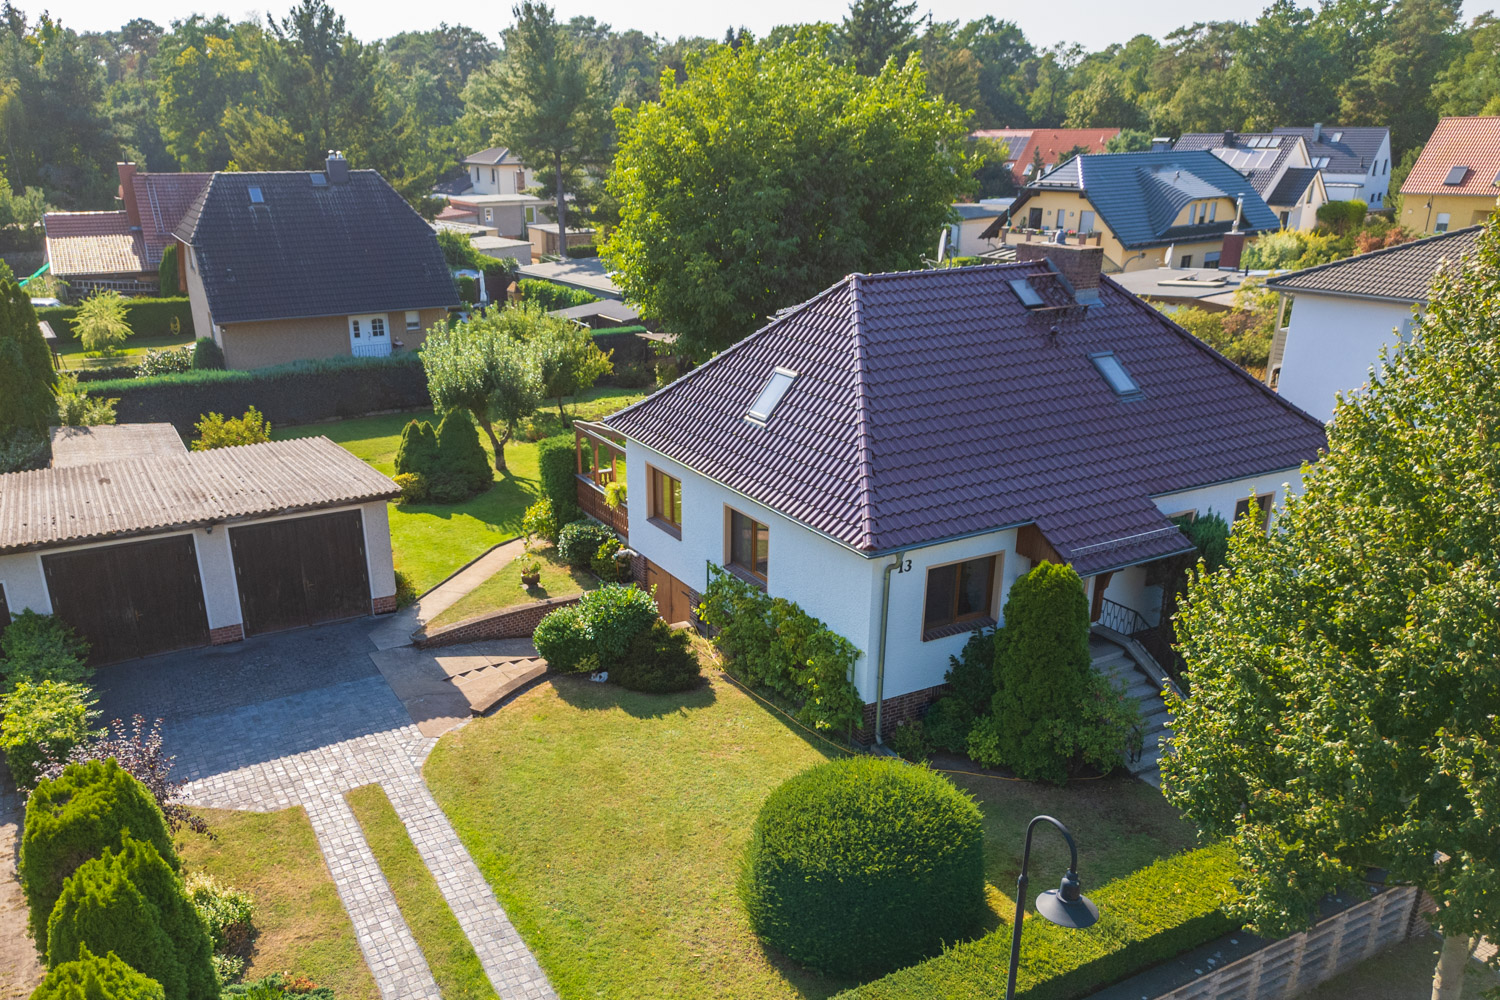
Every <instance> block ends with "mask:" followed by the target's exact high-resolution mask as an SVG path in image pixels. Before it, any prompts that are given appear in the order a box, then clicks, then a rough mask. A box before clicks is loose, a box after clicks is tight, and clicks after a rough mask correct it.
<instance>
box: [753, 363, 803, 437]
mask: <svg viewBox="0 0 1500 1000" xmlns="http://www.w3.org/2000/svg"><path fill="white" fill-rule="evenodd" d="M796 378H797V373H796V372H794V371H788V370H787V369H785V368H777V369H776V370H775V371H773V372H771V377H770V378H768V379H767V380H766V386H765V388H764V389H762V390H761V391H760V395H759V396H756V397H755V402H753V403H751V404H750V409H748V410H746V411H745V416H747V417H749V418H750V419H751V420H754V421H755V422H756V423H761V424H763V423H766V422H767V421H768V420H770V419H771V414H773V413H775V412H776V405H777V404H778V403H780V402H781V397H782V396H785V395H786V391H787V390H788V389H790V388H791V387H792V382H793V381H794V380H795V379H796Z"/></svg>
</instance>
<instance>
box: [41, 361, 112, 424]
mask: <svg viewBox="0 0 1500 1000" xmlns="http://www.w3.org/2000/svg"><path fill="white" fill-rule="evenodd" d="M55 388H56V391H57V421H56V423H57V425H58V426H59V427H97V426H99V425H100V424H112V423H114V422H115V406H116V405H118V404H119V402H120V401H119V400H118V399H101V398H99V397H97V396H90V395H89V394H88V390H86V389H80V388H79V387H78V376H77V375H74V374H72V373H69V372H58V373H57V385H56V387H55Z"/></svg>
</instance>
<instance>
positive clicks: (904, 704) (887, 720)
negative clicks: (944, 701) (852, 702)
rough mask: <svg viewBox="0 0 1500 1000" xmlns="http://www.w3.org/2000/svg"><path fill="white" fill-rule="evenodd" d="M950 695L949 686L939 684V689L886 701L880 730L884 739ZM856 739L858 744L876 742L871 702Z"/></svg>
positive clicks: (916, 692)
mask: <svg viewBox="0 0 1500 1000" xmlns="http://www.w3.org/2000/svg"><path fill="white" fill-rule="evenodd" d="M947 693H948V685H946V684H939V685H938V686H937V687H930V688H922V689H921V690H920V691H908V692H907V693H906V694H898V695H896V697H894V698H887V699H886V700H885V708H884V710H882V711H881V713H880V728H882V729H883V730H885V732H884V734H883V735H884V737H885V738H886V739H890V738H891V732H892V731H893V730H894V729H895V728H896V727H897V726H899V725H901V724H902V723H903V722H910V721H912V720H913V719H920V718H921V717H922V716H923V714H925V713H926V711H927V706H928V705H931V704H932V703H933V702H935V701H937V700H938V699H939V698H941V697H942V696H943V695H945V694H947ZM854 739H855V741H856V742H858V743H864V744H869V743H872V742H874V740H875V703H874V702H871V703H870V704H868V705H866V706H865V717H864V719H863V720H862V721H861V722H860V727H859V728H858V729H856V730H855V731H854Z"/></svg>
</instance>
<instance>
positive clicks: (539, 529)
mask: <svg viewBox="0 0 1500 1000" xmlns="http://www.w3.org/2000/svg"><path fill="white" fill-rule="evenodd" d="M521 531H522V533H524V534H525V535H526V537H527V539H528V540H530V539H534V538H540V539H543V540H545V541H547V542H549V543H551V544H553V545H556V544H557V514H556V513H554V512H553V510H552V501H551V500H549V499H547V498H546V497H542V498H541V499H540V500H538V501H537V502H536V503H534V504H532V505H531V506H530V507H527V508H526V513H525V515H524V516H523V517H522V518H521Z"/></svg>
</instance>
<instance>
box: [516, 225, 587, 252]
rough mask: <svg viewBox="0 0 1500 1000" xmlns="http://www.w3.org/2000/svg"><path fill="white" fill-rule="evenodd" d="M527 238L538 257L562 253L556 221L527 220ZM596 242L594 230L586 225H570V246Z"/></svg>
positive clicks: (585, 245)
mask: <svg viewBox="0 0 1500 1000" xmlns="http://www.w3.org/2000/svg"><path fill="white" fill-rule="evenodd" d="M526 238H527V239H528V240H530V241H531V252H532V253H534V254H535V255H536V256H538V257H550V256H552V255H554V254H560V253H562V251H561V250H559V249H558V243H557V223H556V222H532V221H530V220H529V219H528V220H527V222H526ZM593 244H594V231H593V230H592V229H589V228H587V227H584V226H578V227H574V226H569V227H568V246H570V247H587V246H593Z"/></svg>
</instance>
